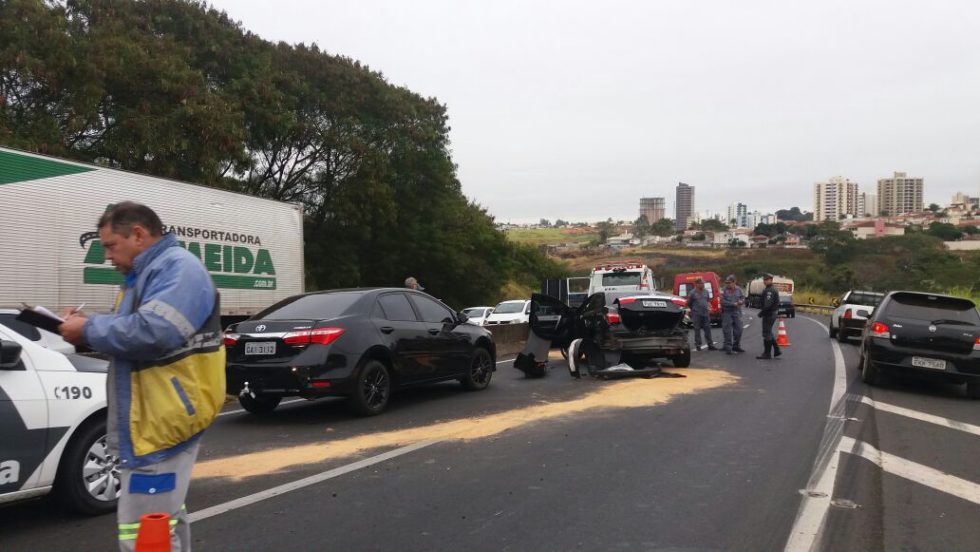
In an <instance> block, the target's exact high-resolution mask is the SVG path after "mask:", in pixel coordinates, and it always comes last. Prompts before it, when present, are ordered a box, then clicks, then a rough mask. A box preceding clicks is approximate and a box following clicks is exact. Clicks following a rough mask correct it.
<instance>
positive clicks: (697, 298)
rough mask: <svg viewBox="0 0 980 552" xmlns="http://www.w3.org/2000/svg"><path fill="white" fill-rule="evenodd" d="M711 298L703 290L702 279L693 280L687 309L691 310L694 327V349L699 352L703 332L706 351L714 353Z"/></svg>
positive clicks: (715, 348) (706, 291)
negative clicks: (706, 346)
mask: <svg viewBox="0 0 980 552" xmlns="http://www.w3.org/2000/svg"><path fill="white" fill-rule="evenodd" d="M710 300H711V297H710V295H709V294H708V290H706V289H704V278H698V279H697V280H694V289H692V290H691V291H690V292H689V293H688V294H687V308H689V309H691V322H692V323H693V325H694V347H695V350H698V351H700V350H701V332H702V330H703V331H704V339H705V341H706V342H707V345H708V350H709V351H715V350H717V349H718V348H717V347H715V345H714V341H712V339H711V306H710Z"/></svg>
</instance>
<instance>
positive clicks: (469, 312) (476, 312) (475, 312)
mask: <svg viewBox="0 0 980 552" xmlns="http://www.w3.org/2000/svg"><path fill="white" fill-rule="evenodd" d="M484 311H486V309H466V310H464V311H463V314H465V315H466V316H469V317H470V318H474V317H475V318H480V317H482V316H483V313H484Z"/></svg>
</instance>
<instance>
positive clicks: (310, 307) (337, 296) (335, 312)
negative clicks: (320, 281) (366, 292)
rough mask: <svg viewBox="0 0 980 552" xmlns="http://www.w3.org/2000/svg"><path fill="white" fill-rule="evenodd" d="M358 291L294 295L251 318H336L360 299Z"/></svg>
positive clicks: (360, 294)
mask: <svg viewBox="0 0 980 552" xmlns="http://www.w3.org/2000/svg"><path fill="white" fill-rule="evenodd" d="M361 296H362V293H360V292H339V293H314V294H312V295H295V296H293V297H290V298H288V299H284V300H282V301H280V302H278V303H276V304H275V305H272V306H271V307H269V308H267V309H265V310H264V311H262V312H260V313H258V314H256V315H255V316H253V317H252V319H253V320H323V319H326V318H336V317H338V316H341V315H342V314H344V313H346V312H347V309H349V308H350V307H351V305H353V304H354V303H356V302H357V300H358V299H360V298H361Z"/></svg>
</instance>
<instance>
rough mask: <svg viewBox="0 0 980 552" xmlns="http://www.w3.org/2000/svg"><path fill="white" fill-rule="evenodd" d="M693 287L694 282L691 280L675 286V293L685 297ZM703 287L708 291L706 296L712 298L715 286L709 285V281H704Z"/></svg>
mask: <svg viewBox="0 0 980 552" xmlns="http://www.w3.org/2000/svg"><path fill="white" fill-rule="evenodd" d="M693 289H694V284H693V283H691V282H687V283H684V284H681V285H680V287H679V288H677V295H680V296H681V297H687V294H688V293H690V292H691V290H693ZM704 289H706V290H707V291H708V297H712V298H714V296H715V288H714V286H712V285H711V282H705V283H704Z"/></svg>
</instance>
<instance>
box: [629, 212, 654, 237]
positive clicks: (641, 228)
mask: <svg viewBox="0 0 980 552" xmlns="http://www.w3.org/2000/svg"><path fill="white" fill-rule="evenodd" d="M648 234H650V223H649V222H648V221H647V217H646V216H644V215H640V216H639V217H638V218H637V219H636V220H635V221H634V222H633V236H635V237H636V238H637V239H639V240H642V239H643V238H644V237H646V236H647V235H648Z"/></svg>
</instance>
